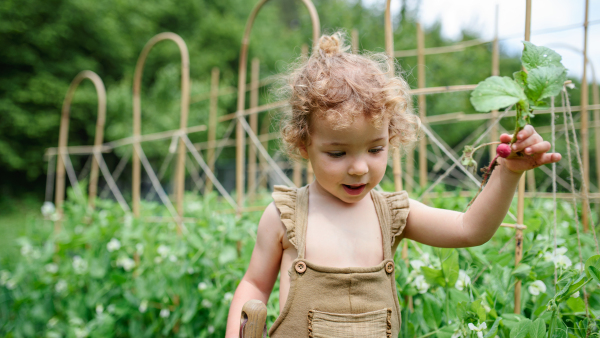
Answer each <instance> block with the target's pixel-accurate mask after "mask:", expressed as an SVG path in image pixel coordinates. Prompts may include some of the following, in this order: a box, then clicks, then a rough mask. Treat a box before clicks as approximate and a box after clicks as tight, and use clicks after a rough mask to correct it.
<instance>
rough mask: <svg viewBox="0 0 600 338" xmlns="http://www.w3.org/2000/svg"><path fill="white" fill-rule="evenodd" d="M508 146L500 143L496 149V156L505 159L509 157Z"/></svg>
mask: <svg viewBox="0 0 600 338" xmlns="http://www.w3.org/2000/svg"><path fill="white" fill-rule="evenodd" d="M510 152H511V150H510V144H508V143H500V144H499V145H498V147H497V148H496V154H498V156H500V157H502V158H507V157H508V156H510Z"/></svg>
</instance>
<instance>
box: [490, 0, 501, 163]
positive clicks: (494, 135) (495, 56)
mask: <svg viewBox="0 0 600 338" xmlns="http://www.w3.org/2000/svg"><path fill="white" fill-rule="evenodd" d="M498 12H499V10H498V5H496V20H495V24H494V41H493V43H492V76H498V75H500V48H499V46H498ZM497 118H498V111H497V110H492V120H491V122H492V123H493V121H496V119H497ZM497 140H498V126H497V125H496V124H494V125H493V126H492V128H491V129H490V142H495V141H497ZM489 149H490V159H493V158H494V156H496V149H495V148H494V147H489Z"/></svg>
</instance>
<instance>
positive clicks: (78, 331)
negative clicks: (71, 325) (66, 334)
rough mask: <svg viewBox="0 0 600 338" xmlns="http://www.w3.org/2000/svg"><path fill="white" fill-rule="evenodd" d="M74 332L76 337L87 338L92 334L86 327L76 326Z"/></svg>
mask: <svg viewBox="0 0 600 338" xmlns="http://www.w3.org/2000/svg"><path fill="white" fill-rule="evenodd" d="M73 332H75V337H77V338H85V337H87V336H88V335H89V334H90V333H89V332H88V330H87V329H86V328H85V327H83V328H79V327H76V328H75V329H73Z"/></svg>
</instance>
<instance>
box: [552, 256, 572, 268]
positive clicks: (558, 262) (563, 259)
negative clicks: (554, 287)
mask: <svg viewBox="0 0 600 338" xmlns="http://www.w3.org/2000/svg"><path fill="white" fill-rule="evenodd" d="M553 261H554V266H555V267H557V268H561V269H566V268H568V267H570V266H571V265H572V264H573V263H571V260H570V259H569V257H567V256H565V255H558V256H556V257H554V259H553Z"/></svg>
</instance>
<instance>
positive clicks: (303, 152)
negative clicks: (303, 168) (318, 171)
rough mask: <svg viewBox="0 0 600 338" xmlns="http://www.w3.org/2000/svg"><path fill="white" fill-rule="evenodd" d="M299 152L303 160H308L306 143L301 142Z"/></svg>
mask: <svg viewBox="0 0 600 338" xmlns="http://www.w3.org/2000/svg"><path fill="white" fill-rule="evenodd" d="M298 150H299V151H300V156H302V158H303V159H305V160H308V151H307V150H306V143H305V142H304V141H302V142H300V144H299V145H298Z"/></svg>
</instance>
